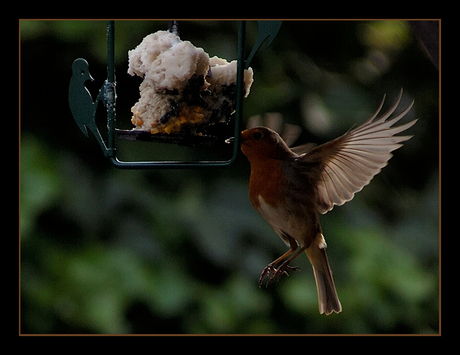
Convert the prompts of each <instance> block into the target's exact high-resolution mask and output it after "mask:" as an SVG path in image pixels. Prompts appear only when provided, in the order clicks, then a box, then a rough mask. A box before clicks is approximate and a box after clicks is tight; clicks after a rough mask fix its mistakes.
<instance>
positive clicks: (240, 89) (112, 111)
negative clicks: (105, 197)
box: [69, 21, 281, 169]
mask: <svg viewBox="0 0 460 355" xmlns="http://www.w3.org/2000/svg"><path fill="white" fill-rule="evenodd" d="M173 25H174V26H176V31H177V22H175V21H174V23H173ZM280 26H281V21H258V38H257V41H256V43H255V45H254V47H253V48H252V51H251V53H250V55H249V57H248V59H247V60H244V47H245V34H246V33H245V32H246V22H245V21H239V23H238V53H237V91H236V105H235V114H234V125H235V128H234V140H233V154H232V157H231V158H230V159H229V160H211V161H209V160H205V161H203V160H201V161H137V162H127V161H121V160H119V159H118V158H117V156H116V147H115V135H116V134H117V136H118V138H120V139H128V140H142V141H155V142H162V141H163V142H168V143H174V144H179V145H188V146H192V145H203V146H207V145H212V144H214V143H215V139H216V137H212V136H206V135H203V136H183V135H182V136H181V135H180V134H176V135H168V136H162V135H152V134H150V133H149V132H141V131H134V130H131V131H125V130H118V129H116V128H115V121H116V94H115V88H116V81H115V57H114V53H115V23H114V21H108V22H107V80H106V81H105V82H104V85H103V86H102V88H101V90H100V91H99V94H98V96H97V98H96V101H95V102H94V103H93V102H92V100H91V99H90V97H91V95H90V94H89V92H87V89H86V88H81V87H80V86H81V85H84V81H86V80H93V79H92V78H91V76H90V75H89V72H88V63H87V62H86V61H85V60H84V59H81V58H79V59H76V60H75V62H74V65H73V69H74V73H73V77H72V79H71V83H70V88H69V104H70V108H71V110H72V114H73V116H74V119H75V121H76V123H77V125H78V126H79V127H80V129H81V130H82V131H83V133H85V134H86V135H88V134H87V129H89V130H90V131H91V132H92V133H93V134H94V135H95V137H96V139H97V140H98V142H99V144H100V146H101V148H102V150H103V152H104V155H105V156H106V157H108V158H109V159H110V161H111V162H112V163H113V164H114V165H115V166H116V167H117V168H121V169H155V168H199V167H210V166H214V167H223V166H228V165H230V164H232V163H233V162H234V161H235V159H236V158H237V155H238V151H239V140H240V124H241V121H242V119H241V118H242V112H243V96H244V69H247V68H249V63H250V61H251V60H252V58H253V56H254V54H255V53H256V52H257V50H258V49H259V48H260V46H261V45H262V44H263V43H264V42H265V41H266V40H267V41H266V43H267V47H268V46H269V45H270V43H271V42H272V41H273V39H274V37H275V36H276V34H277V33H278V31H279V28H280ZM75 68H78V70H81V73H79V72H78V73H75ZM80 68H82V69H80ZM85 71H86V72H85ZM80 74H81V75H84V74H85V75H86V74H87V76H86V79H85V78H83V79H80V81H79V82H77V83H75V81H76V80H74V82H73V81H72V80H73V79H74V76H75V75H77V76H80ZM79 85H80V86H79ZM85 90H86V91H85ZM75 93H76V94H75ZM88 100H91V102H89V103H88ZM99 100H102V102H103V103H104V105H105V107H106V109H107V131H108V133H107V144H106V143H105V142H104V140H103V139H102V136H101V134H100V132H99V130H98V128H97V126H96V124H95V113H96V110H97V106H98V101H99ZM85 105H86V107H85ZM88 106H89V107H88ZM86 108H88V109H87V110H86Z"/></svg>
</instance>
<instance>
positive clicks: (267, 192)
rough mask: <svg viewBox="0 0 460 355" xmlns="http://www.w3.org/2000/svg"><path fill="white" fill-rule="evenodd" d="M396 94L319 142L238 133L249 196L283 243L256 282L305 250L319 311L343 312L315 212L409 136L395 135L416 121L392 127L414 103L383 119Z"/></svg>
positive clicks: (360, 183)
mask: <svg viewBox="0 0 460 355" xmlns="http://www.w3.org/2000/svg"><path fill="white" fill-rule="evenodd" d="M401 97H402V90H401V92H400V94H399V97H398V99H397V101H396V103H395V104H394V105H393V106H392V107H391V108H390V109H389V110H388V111H387V112H386V113H385V114H383V115H382V116H381V117H377V115H378V114H379V112H380V110H381V109H382V106H383V103H384V101H385V97H384V98H383V100H382V102H381V104H380V106H379V108H378V110H377V111H376V112H375V114H374V115H373V116H372V117H371V118H370V119H368V120H367V121H366V122H365V123H363V124H362V125H361V126H359V127H357V128H355V129H353V130H350V131H348V132H347V133H345V134H344V135H342V136H340V137H338V138H336V139H334V140H332V141H330V142H327V143H325V144H322V145H320V146H316V145H314V144H306V145H302V146H299V147H296V148H292V149H289V147H288V146H287V145H286V143H285V142H284V141H283V139H282V138H281V137H280V136H279V135H278V133H276V132H275V131H273V130H271V129H269V128H266V127H254V128H251V129H247V130H245V131H243V132H242V133H241V150H242V151H243V153H244V154H245V155H246V157H247V158H248V160H249V162H250V164H251V177H250V180H249V197H250V200H251V203H252V205H253V206H254V208H255V209H256V210H257V212H259V214H260V215H261V216H262V217H263V218H265V220H266V221H267V222H268V224H270V226H271V227H272V228H273V230H274V231H275V233H276V234H277V235H278V236H279V237H280V238H281V239H282V240H283V241H284V242H285V243H286V245H287V246H288V247H289V250H288V251H287V252H286V253H284V254H283V255H281V256H280V257H279V258H277V259H276V260H275V261H273V262H271V263H270V264H268V266H267V267H266V268H265V269H264V270H263V271H262V274H261V276H260V279H259V287H260V286H261V285H262V283H263V280H264V279H265V277H267V278H268V281H267V286H268V284H270V283H271V282H272V281H274V280H278V279H279V278H280V277H281V276H282V275H283V274H286V275H287V274H288V271H294V270H297V269H298V267H292V266H290V265H289V264H290V263H291V262H292V261H293V260H294V259H295V258H297V257H298V256H299V255H300V254H302V253H303V252H304V251H305V252H306V254H307V257H308V259H309V260H310V263H311V265H312V267H313V273H314V276H315V281H316V287H317V292H318V305H319V312H320V314H322V313H326V315H329V314H331V313H332V312H336V313H339V312H341V311H342V305H341V304H340V301H339V298H338V296H337V291H336V289H335V285H334V280H333V278H332V271H331V268H330V266H329V262H328V259H327V256H326V246H327V245H326V241H325V239H324V236H323V233H322V230H321V224H320V221H319V214H320V213H321V214H325V213H326V212H328V211H330V210H331V209H332V208H333V207H334V205H338V206H341V205H343V204H344V203H345V202H347V201H350V200H351V199H352V198H353V196H354V194H355V193H356V192H358V191H361V189H362V188H363V187H364V186H365V185H367V184H369V182H370V181H371V180H372V178H373V177H374V176H375V175H376V174H378V173H379V172H380V170H381V169H382V168H383V167H384V166H386V165H387V163H388V160H389V159H390V158H391V157H392V154H391V152H392V151H393V150H395V149H398V148H399V147H401V146H402V144H400V143H402V142H404V141H407V140H408V139H410V138H411V137H412V136H395V134H398V133H400V132H402V131H405V130H406V129H408V128H410V127H412V126H413V125H414V124H415V122H416V121H417V120H414V121H411V122H409V123H406V124H404V125H401V126H397V127H392V126H393V125H394V124H395V123H396V122H398V121H399V120H400V119H401V118H403V117H404V116H405V115H406V114H407V113H408V112H409V110H410V109H411V108H412V105H413V103H414V102H412V103H411V104H410V105H409V106H408V107H407V108H406V109H405V110H404V111H402V112H401V113H399V114H398V115H396V116H394V117H393V118H391V119H388V118H389V117H390V116H391V115H392V114H393V112H394V111H395V110H396V108H397V106H398V105H399V103H400V101H401ZM387 119H388V120H387ZM278 265H279V266H278Z"/></svg>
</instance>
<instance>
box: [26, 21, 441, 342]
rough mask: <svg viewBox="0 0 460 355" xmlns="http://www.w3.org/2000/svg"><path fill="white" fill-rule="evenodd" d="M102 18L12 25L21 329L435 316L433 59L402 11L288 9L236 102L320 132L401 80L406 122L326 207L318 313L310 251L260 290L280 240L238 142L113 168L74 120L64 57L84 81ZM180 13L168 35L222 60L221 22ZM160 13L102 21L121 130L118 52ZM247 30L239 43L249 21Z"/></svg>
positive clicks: (364, 323)
mask: <svg viewBox="0 0 460 355" xmlns="http://www.w3.org/2000/svg"><path fill="white" fill-rule="evenodd" d="M105 26H106V23H105V22H104V21H21V22H20V30H21V32H20V33H21V126H20V127H21V152H20V164H21V170H20V171H21V176H20V178H21V180H20V181H21V186H20V191H21V196H20V213H21V215H20V228H21V244H20V248H21V331H22V332H23V333H40V334H41V333H437V332H438V331H439V324H438V320H439V297H438V296H439V275H438V273H439V267H438V262H439V258H438V256H439V240H438V238H439V180H438V143H439V142H438V136H439V135H438V122H439V109H438V104H439V102H438V96H439V88H438V72H437V70H436V69H435V68H434V66H433V65H432V63H431V61H430V60H429V58H427V56H426V54H425V52H424V50H423V49H422V47H421V45H420V44H419V42H418V41H417V39H416V37H415V36H414V33H413V31H412V29H411V27H410V26H409V24H408V23H406V22H403V21H375V22H367V21H285V22H284V23H283V25H282V27H281V31H280V33H279V35H278V37H277V38H276V39H275V41H274V42H273V44H272V45H271V47H270V48H268V49H262V50H261V51H260V52H259V53H258V54H257V55H256V57H255V58H254V61H253V63H252V67H253V69H254V79H255V81H254V84H253V86H252V88H251V94H250V96H249V97H248V98H247V99H245V102H244V105H245V108H244V117H246V118H247V117H249V116H251V115H256V114H264V113H265V112H280V113H282V115H283V117H284V119H285V120H286V122H289V123H294V124H298V125H301V126H302V127H303V131H302V135H301V137H300V138H299V141H298V143H304V142H307V141H313V142H316V143H323V142H325V141H327V140H329V139H332V138H335V137H336V136H337V135H339V134H342V133H343V132H345V131H346V130H347V129H349V128H350V127H352V126H353V125H354V124H359V123H361V122H363V121H364V120H365V119H367V118H368V117H369V116H370V115H371V114H372V113H373V111H374V110H375V109H376V108H377V106H378V103H379V101H380V100H381V98H382V96H383V94H384V93H387V95H388V96H387V97H388V100H389V102H391V101H393V100H394V99H395V97H396V94H397V92H398V91H399V89H400V88H401V87H403V88H404V98H403V101H402V104H401V108H400V109H399V110H402V109H403V108H405V107H406V105H407V104H408V103H409V102H410V101H411V100H412V99H415V106H414V108H413V109H412V111H411V113H410V114H409V115H408V116H409V117H408V118H406V119H405V122H408V121H409V120H410V119H412V118H419V121H418V123H417V124H416V125H415V126H414V127H413V128H411V130H410V133H409V134H414V137H413V138H412V139H411V140H410V141H408V142H407V143H406V144H405V145H404V147H403V148H401V149H400V150H397V151H396V152H395V154H394V155H395V156H394V158H392V159H391V160H390V162H389V165H388V167H386V168H384V169H383V171H382V172H381V173H380V174H379V175H378V176H377V177H375V178H374V179H373V181H372V183H371V184H370V185H369V186H367V187H365V188H364V190H363V191H362V192H360V193H359V194H357V195H356V196H355V198H354V200H353V201H351V202H348V203H347V204H345V205H344V206H342V207H336V208H334V210H333V211H331V212H329V213H328V214H327V215H326V216H324V217H322V224H323V229H324V235H325V236H326V240H327V241H328V246H329V248H328V254H329V259H330V263H331V266H332V269H333V271H334V277H335V280H336V286H337V290H338V294H339V297H340V299H341V302H342V305H343V312H342V313H340V314H339V315H336V314H334V315H331V316H328V317H326V316H324V315H319V314H318V309H317V296H316V289H315V283H314V278H313V274H312V272H311V267H310V266H309V264H308V261H307V259H306V258H299V260H298V261H297V264H298V265H299V266H300V267H301V268H302V271H301V272H296V273H292V274H291V276H290V277H285V278H284V279H282V280H281V281H280V282H279V283H275V284H272V285H270V287H269V288H267V289H259V288H258V287H257V280H258V276H259V274H260V272H261V270H262V269H263V267H265V266H266V264H268V263H269V262H270V261H272V260H273V259H274V258H276V257H277V256H279V255H280V254H281V253H283V252H284V251H285V249H284V248H285V246H284V244H283V243H282V242H281V241H280V240H279V238H278V237H277V236H276V235H275V234H274V232H273V231H272V230H271V229H270V227H269V226H268V225H267V224H266V223H265V222H264V221H263V220H262V218H261V217H260V216H258V215H257V213H256V212H255V211H254V210H253V209H252V207H251V205H250V202H249V198H248V196H247V182H248V179H249V171H250V170H249V164H248V162H247V161H246V159H245V157H244V156H241V157H240V158H239V159H238V161H237V162H236V164H235V165H233V166H231V167H229V168H226V169H204V170H185V171H183V170H161V171H122V170H117V169H115V168H113V167H112V166H111V165H110V163H109V161H108V160H106V159H105V158H104V157H103V155H102V152H101V151H100V149H99V147H98V145H97V143H96V141H95V140H94V139H93V137H91V139H87V138H85V137H84V136H83V135H82V134H81V132H80V131H79V130H78V128H77V126H76V125H75V123H74V122H73V119H72V117H71V114H70V110H69V108H68V104H67V89H68V83H69V80H70V75H71V64H72V61H73V60H74V59H75V58H78V57H84V58H86V59H87V60H88V62H89V64H90V72H91V74H92V76H93V77H94V78H95V79H96V81H95V83H88V84H87V86H88V88H89V89H90V91H91V92H92V93H93V95H96V93H97V90H98V89H99V88H100V86H101V85H102V83H103V81H104V80H105V78H106V68H105V65H106V58H105V51H106V43H105V31H106V29H105ZM180 26H181V27H180V31H181V37H182V39H184V40H190V41H191V42H192V43H194V44H195V45H197V46H202V47H203V48H204V49H205V50H206V51H207V52H208V53H209V54H210V55H211V56H213V55H218V56H220V57H224V58H227V59H229V60H230V59H235V57H236V40H237V37H236V34H237V25H236V23H235V22H233V21H181V22H180ZM166 27H167V24H166V22H165V21H116V67H117V94H118V101H117V119H118V121H117V126H119V127H121V128H130V123H129V119H130V111H129V110H130V107H131V106H132V105H133V104H134V103H135V102H136V101H137V99H138V86H139V83H140V80H138V78H132V77H130V76H129V75H128V74H126V70H127V51H128V50H129V49H132V48H134V47H135V46H136V45H137V44H139V43H140V41H141V40H142V38H143V37H144V36H146V35H147V34H149V33H152V32H154V31H157V30H159V29H166ZM247 27H248V28H247V43H248V53H249V50H250V48H251V47H250V46H251V44H252V43H254V42H255V39H256V35H257V31H256V29H257V26H256V24H255V22H249V23H248V26H247ZM385 107H389V103H387V104H386V106H385ZM101 111H102V110H101ZM102 117H104V116H103V115H102ZM102 122H103V121H102ZM101 127H103V124H102V125H101ZM152 147H154V148H152ZM142 149H143V150H144V153H145V151H147V153H148V152H149V151H153V150H162V151H163V152H164V154H167V155H168V156H169V155H172V156H174V155H176V156H178V158H179V159H184V158H185V159H187V158H189V159H192V158H193V157H194V155H195V154H196V151H195V150H194V149H183V148H181V149H179V148H177V147H173V146H163V145H148V144H147V145H143V146H142ZM126 154H127V155H128V156H129V155H130V154H134V155H135V153H132V152H131V151H129V150H128V151H127V152H126Z"/></svg>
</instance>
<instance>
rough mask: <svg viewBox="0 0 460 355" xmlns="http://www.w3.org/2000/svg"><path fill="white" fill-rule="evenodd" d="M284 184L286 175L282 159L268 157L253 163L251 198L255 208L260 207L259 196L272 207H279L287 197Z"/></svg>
mask: <svg viewBox="0 0 460 355" xmlns="http://www.w3.org/2000/svg"><path fill="white" fill-rule="evenodd" d="M284 185H285V177H284V174H283V170H282V163H281V161H280V160H277V159H267V160H260V161H259V162H258V163H254V162H252V163H251V178H250V180H249V198H250V199H251V203H252V205H253V206H254V208H256V209H259V208H260V200H259V196H261V197H262V198H263V200H264V201H265V203H267V204H268V205H270V206H272V207H277V206H278V205H279V204H280V203H283V202H284V199H285V196H284V194H283V187H284Z"/></svg>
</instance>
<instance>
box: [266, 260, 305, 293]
mask: <svg viewBox="0 0 460 355" xmlns="http://www.w3.org/2000/svg"><path fill="white" fill-rule="evenodd" d="M296 270H300V267H298V266H289V265H288V264H287V263H286V262H284V263H282V264H281V265H280V267H279V268H278V269H276V268H275V267H274V266H273V264H268V265H267V267H265V269H263V271H262V273H261V274H260V277H259V287H262V283H263V281H264V279H265V276H268V280H267V283H266V284H265V287H268V285H270V284H271V283H272V282H273V281H274V280H275V279H276V280H277V281H278V280H279V279H280V277H281V276H282V275H287V276H289V274H288V271H296Z"/></svg>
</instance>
